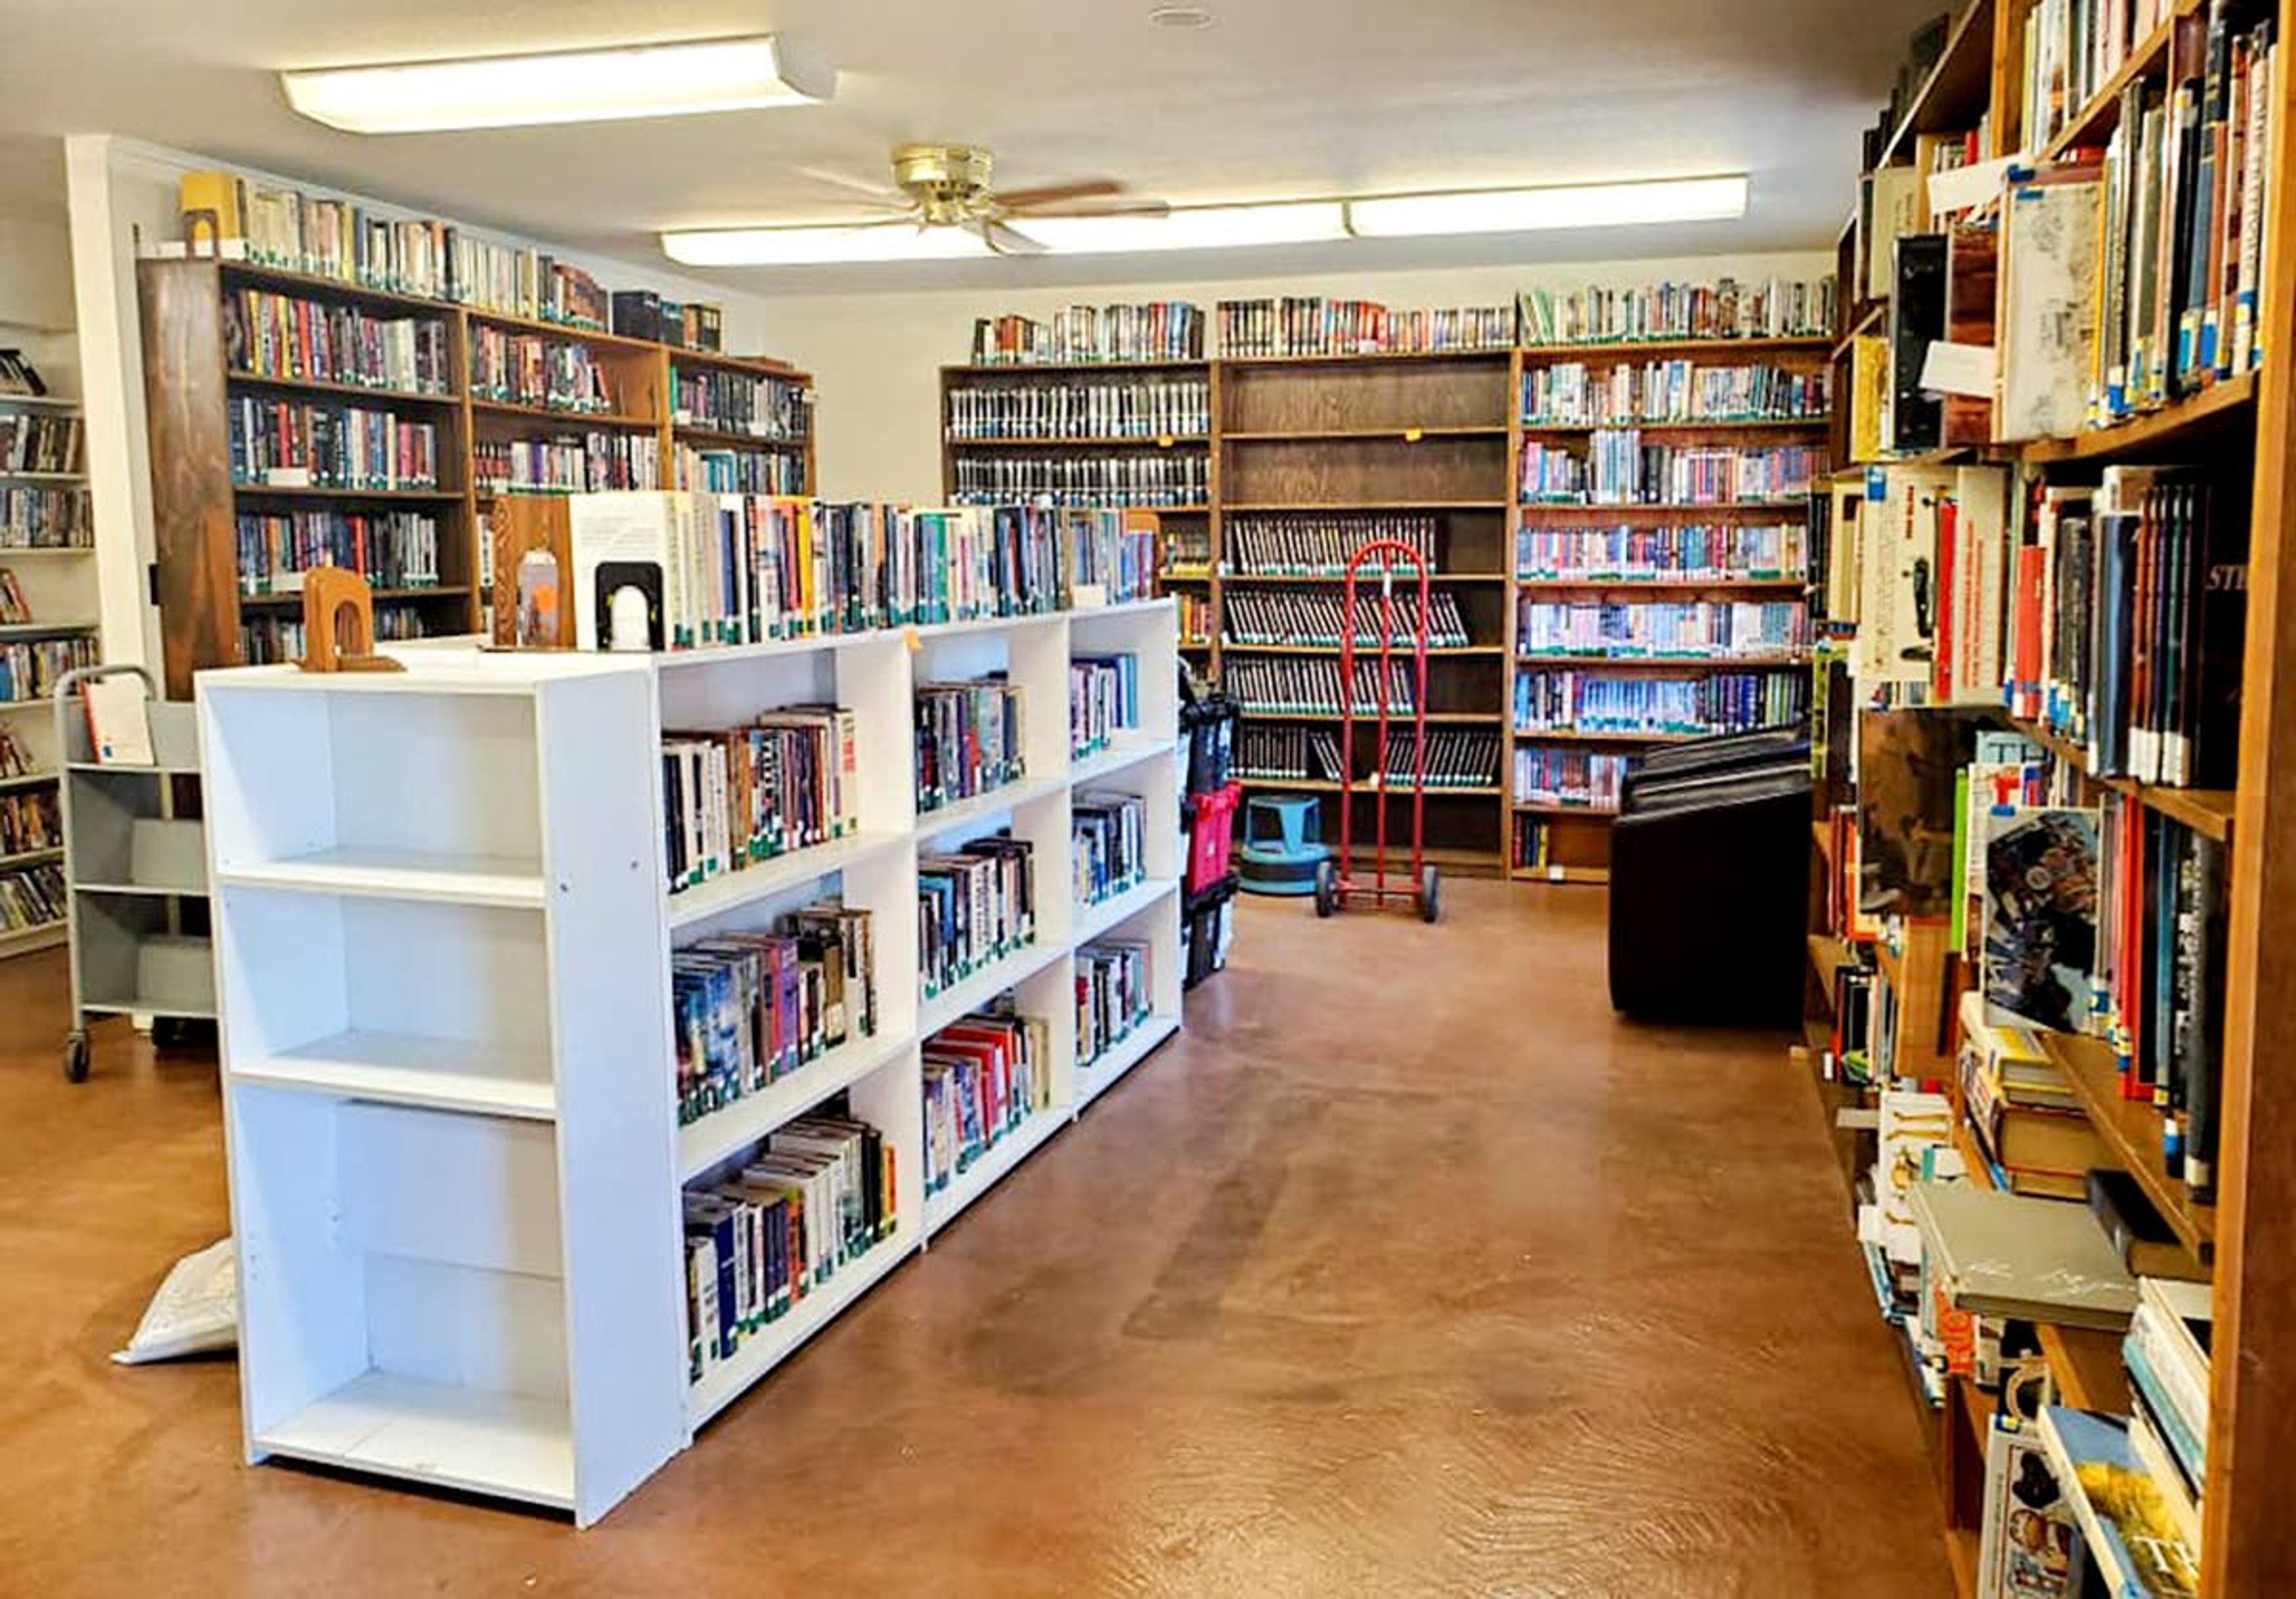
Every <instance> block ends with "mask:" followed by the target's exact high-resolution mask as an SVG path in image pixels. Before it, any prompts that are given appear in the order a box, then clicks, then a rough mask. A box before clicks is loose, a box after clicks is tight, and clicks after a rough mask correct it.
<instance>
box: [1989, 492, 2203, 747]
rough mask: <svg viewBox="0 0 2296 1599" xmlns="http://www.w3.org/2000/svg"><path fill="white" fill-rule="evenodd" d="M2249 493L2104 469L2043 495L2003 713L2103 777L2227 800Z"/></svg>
mask: <svg viewBox="0 0 2296 1599" xmlns="http://www.w3.org/2000/svg"><path fill="white" fill-rule="evenodd" d="M2244 488H2245V486H2244V485H2240V484H2235V485H2233V486H2231V487H2230V488H2229V489H2226V490H2219V489H2218V487H2217V486H2216V485H2215V484H2213V483H2212V482H2211V481H2210V479H2209V478H2208V477H2207V476H2205V475H2202V474H2201V473H2198V472H2193V471H2175V470H2169V469H2160V468H2144V467H2119V466H2116V467H2112V468H2108V469H2107V470H2106V471H2105V473H2104V480H2103V483H2102V484H2101V485H2100V486H2099V487H2098V488H2096V489H2095V490H2094V491H2093V492H2092V491H2091V490H2089V489H2087V488H2048V489H2046V490H2044V491H2043V492H2042V494H2041V496H2040V503H2039V505H2038V514H2037V516H2036V519H2035V520H2036V522H2037V532H2036V537H2035V539H2034V542H2033V543H2032V544H2030V545H2020V546H2019V548H2018V550H2017V552H2016V555H2017V570H2016V571H2015V573H2014V574H2013V582H2014V585H2015V589H2014V600H2015V604H2014V606H2013V608H2012V609H2011V611H2010V613H2009V618H2008V625H2009V634H2010V637H2009V641H2008V652H2009V659H2008V660H2007V662H2006V668H2007V673H2008V681H2009V693H2008V699H2009V703H2010V707H2011V709H2013V711H2014V712H2015V713H2016V714H2018V715H2020V716H2022V717H2027V718H2029V719H2031V720H2037V721H2040V722H2043V723H2045V724H2046V726H2049V727H2051V728H2052V729H2054V731H2056V732H2058V733H2060V734H2063V735H2064V736H2065V737H2067V738H2069V739H2071V740H2072V741H2074V742H2077V743H2079V744H2081V745H2083V746H2084V747H2085V748H2086V750H2087V756H2088V760H2089V768H2090V770H2091V771H2092V772H2094V773H2095V774H2096V775H2100V776H2115V777H2134V778H2136V779H2137V780H2139V781H2141V782H2145V783H2163V784H2168V785H2170V786H2177V787H2181V786H2193V787H2198V788H2230V787H2232V786H2233V783H2234V780H2235V776H2236V775H2237V768H2238V767H2239V764H2240V683H2241V673H2242V665H2243V661H2242V656H2243V649H2244V647H2245V644H2246V638H2247V572H2248V541H2249V530H2248V520H2249V519H2248V516H2247V514H2246V512H2245V509H2244V507H2245V504H2246V497H2247V496H2246V495H2245V493H2244Z"/></svg>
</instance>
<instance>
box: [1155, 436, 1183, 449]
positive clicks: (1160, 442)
mask: <svg viewBox="0 0 2296 1599" xmlns="http://www.w3.org/2000/svg"><path fill="white" fill-rule="evenodd" d="M1178 442H1179V440H1177V439H1174V438H1173V437H1172V436H1171V435H1170V434H1169V433H1159V434H1157V435H1156V447H1157V448H1158V449H1160V450H1169V449H1170V448H1171V447H1173V446H1174V445H1175V444H1177V443H1178Z"/></svg>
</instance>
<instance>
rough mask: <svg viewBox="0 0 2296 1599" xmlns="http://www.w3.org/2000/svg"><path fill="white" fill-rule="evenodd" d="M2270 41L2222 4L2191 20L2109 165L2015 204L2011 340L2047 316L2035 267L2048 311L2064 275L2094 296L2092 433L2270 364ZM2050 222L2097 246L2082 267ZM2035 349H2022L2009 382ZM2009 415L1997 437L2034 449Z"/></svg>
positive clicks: (2081, 171)
mask: <svg viewBox="0 0 2296 1599" xmlns="http://www.w3.org/2000/svg"><path fill="white" fill-rule="evenodd" d="M2274 27H2275V24H2274V23H2273V21H2270V20H2268V19H2267V20H2266V21H2261V22H2259V23H2257V24H2256V25H2255V26H2254V27H2253V28H2252V29H2246V30H2242V29H2235V27H2234V26H2233V25H2232V24H2231V22H2230V21H2229V20H2228V16H2227V8H2226V5H2225V4H2224V3H2223V0H2215V3H2214V4H2210V6H2209V8H2208V10H2207V13H2206V15H2205V17H2203V16H2202V15H2200V14H2198V13H2195V14H2193V15H2191V16H2187V17H2185V18H2183V19H2181V20H2180V21H2178V22H2177V29H2176V35H2175V40H2174V44H2173V45H2172V47H2171V52H2170V61H2169V82H2168V84H2167V85H2166V86H2165V89H2164V88H2163V87H2161V86H2153V85H2151V84H2147V83H2145V82H2144V81H2142V80H2139V81H2137V82H2135V83H2132V84H2130V85H2129V86H2128V89H2127V90H2126V91H2125V92H2124V94H2122V96H2121V105H2120V126H2119V127H2117V128H2115V129H2114V131H2113V135H2112V140H2111V142H2110V143H2109V144H2108V145H2107V148H2106V150H2105V152H2104V158H2103V162H2102V164H2101V165H2100V164H2098V163H2096V162H2094V161H2090V162H2084V163H2081V164H2079V165H2076V166H2073V167H2071V168H2069V169H2065V170H2062V171H2059V172H2052V173H2049V174H2046V175H2044V176H2046V177H2047V178H2049V179H2052V180H2056V181H2057V183H2058V184H2061V185H2062V189H2063V191H2064V192H2063V193H2062V194H2054V193H2049V192H2048V189H2047V187H2046V186H2039V185H2035V186H2029V187H2027V188H2024V189H2021V190H2018V191H2016V192H2015V193H2013V196H2012V199H2011V202H2010V206H2009V220H2008V224H2007V227H2006V230H2005V234H2004V241H2005V250H2006V251H2007V254H2008V279H2009V288H2008V298H2007V299H2006V301H2005V306H2004V312H2005V315H2006V316H2009V317H2010V318H2012V321H2011V322H2010V324H2009V325H2010V327H2011V329H2012V335H2011V336H2012V339H2013V340H2017V339H2018V328H2019V324H2018V323H2017V322H2016V321H2015V320H2014V319H2015V318H2016V317H2017V316H2019V314H2020V313H2021V311H2023V310H2025V309H2026V308H2027V307H2030V306H2032V305H2037V304H2038V303H2039V299H2029V298H2028V295H2027V293H2026V284H2025V283H2024V282H2022V281H2021V280H2023V279H2025V278H2027V277H2028V275H2029V274H2028V271H2027V264H2028V262H2032V263H2035V264H2036V265H2035V266H2034V267H2033V269H2032V272H2031V273H2030V276H2031V277H2032V278H2033V279H2034V280H2035V283H2036V288H2037V290H2038V295H2039V296H2040V297H2042V298H2046V297H2047V296H2049V295H2050V293H2051V292H2052V290H2051V286H2050V281H2049V277H2048V274H2049V272H2050V271H2051V270H2053V269H2054V268H2057V267H2060V266H2062V267H2066V268H2070V269H2071V270H2072V272H2073V273H2074V275H2075V282H2076V283H2077V285H2078V286H2079V287H2080V288H2083V289H2087V288H2090V287H2092V286H2094V287H2095V291H2096V292H2097V295H2098V305H2097V311H2096V316H2095V337H2094V340H2093V341H2091V342H2092V343H2093V349H2092V350H2089V351H2086V352H2084V351H2080V350H2078V349H2076V350H2074V351H2071V352H2066V353H2068V354H2071V355H2073V356H2074V357H2076V358H2078V357H2079V356H2081V355H2086V356H2087V359H2086V360H2085V361H2084V362H2082V363H2081V365H2080V367H2079V369H2078V370H2076V371H2072V372H2070V373H2068V374H2067V375H2068V377H2069V379H2070V381H2068V383H2067V384H2066V385H2065V388H2066V389H2068V390H2069V391H2070V392H2071V394H2073V395H2075V396H2079V394H2080V392H2081V389H2080V385H2081V384H2082V382H2083V381H2086V384H2087V399H2088V401H2089V405H2088V408H2087V410H2088V414H2087V422H2088V423H2089V424H2090V425H2091V426H2103V425H2109V424H2110V423H2112V422H2117V421H2120V420H2121V419H2122V418H2124V417H2127V416H2128V415H2130V414H2134V413H2136V412H2139V411H2143V410H2146V409H2148V408H2151V407H2153V406H2159V405H2162V404H2165V403H2167V402H2168V401H2169V400H2171V399H2174V398H2178V397H2180V396H2183V395H2187V394H2190V393H2193V392H2194V391H2195V390H2197V389H2202V388H2205V387H2207V386H2208V385H2209V384H2211V383H2214V382H2218V381H2222V380H2224V379H2226V378H2230V377H2234V376H2236V375H2239V374H2241V373H2247V372H2251V371H2253V370H2254V369H2255V368H2256V366H2257V365H2259V363H2260V362H2261V361H2262V359H2263V343H2262V338H2261V332H2260V330H2261V329H2262V327H2263V325H2264V324H2263V322H2262V320H2261V318H2262V316H2263V315H2264V309H2263V301H2264V300H2265V299H2266V298H2267V296H2268V295H2269V294H2270V293H2271V292H2272V289H2273V285H2271V284H2270V283H2267V282H2266V281H2265V276H2264V234H2265V226H2266V222H2267V215H2268V209H2269V207H2270V206H2271V203H2272V195H2271V193H2270V190H2271V184H2270V177H2269V174H2270V170H2271V152H2272V148H2273V143H2274V139H2275V131H2274V130H2275V123H2276V120H2277V118H2276V111H2275V107H2276V104H2277V102H2278V101H2279V98H2280V96H2279V94H2278V93H2277V90H2278V87H2279V62H2278V49H2277V41H2276V37H2275V34H2274ZM2048 210H2058V211H2061V212H2062V213H2063V214H2064V215H2065V216H2066V217H2068V218H2070V219H2071V220H2073V221H2076V222H2078V223H2081V224H2086V225H2087V226H2088V227H2089V228H2091V229H2094V230H2095V235H2093V237H2092V241H2091V242H2089V243H2088V248H2087V252H2086V253H2085V252H2084V251H2083V250H2081V249H2080V248H2079V246H2078V245H2076V246H2075V247H2074V248H2072V249H2071V250H2068V251H2066V252H2065V253H2064V254H2062V255H2059V254H2056V253H2055V252H2054V250H2053V246H2054V245H2055V244H2056V243H2057V241H2056V240H2055V239H2054V236H2053V235H2052V234H2051V232H2050V230H2051V228H2052V226H2053V223H2052V222H2051V221H2050V220H2049V219H2047V218H2046V217H2042V216H2040V215H2038V214H2039V213H2042V212H2045V211H2048ZM2029 213H2033V214H2034V216H2033V222H2032V226H2031V227H2030V229H2028V227H2027V220H2028V214H2029ZM2100 219H2101V221H2102V226H2101V227H2099V221H2100ZM2021 232H2031V233H2037V234H2038V235H2039V236H2038V237H2034V238H2021V237H2020V234H2021ZM2084 266H2086V268H2087V270H2085V271H2084V270H2081V268H2082V267H2084ZM2076 338H2077V339H2078V338H2079V331H2078V330H2076ZM2030 348H2032V341H2030V340H2025V341H2022V342H2013V345H2012V349H2011V353H2010V360H2011V367H2010V369H2009V370H2008V371H2007V372H2005V381H2006V380H2007V379H2008V378H2013V377H2015V376H2016V375H2017V373H2016V370H2015V363H2016V359H2017V357H2020V356H2024V355H2027V354H2028V353H2029V349H2030ZM2042 348H2043V349H2044V350H2046V347H2042ZM2068 365H2071V364H2070V363H2068ZM2052 370H2053V369H2052V368H2050V367H2049V366H2047V365H2046V364H2045V365H2043V366H2042V367H2041V371H2042V372H2043V373H2045V374H2046V373H2050V372H2051V371H2052ZM2006 401H2007V397H2006V395H2005V404H2004V407H2003V409H2004V412H2005V426H2006V429H2007V430H2005V432H2004V434H2003V437H2005V438H2020V439H2021V438H2027V437H2030V436H2031V434H2032V432H2033V431H2034V429H2032V428H2030V427H2029V426H2028V425H2026V424H2027V422H2028V421H2029V418H2027V417H2026V416H2025V415H2023V414H2021V412H2020V410H2019V408H2017V407H2013V406H2010V405H2009V404H2007V403H2006ZM2030 420H2040V419H2038V418H2035V419H2030ZM2046 420H2047V421H2049V422H2055V421H2057V420H2061V419H2059V418H2057V417H2056V416H2054V414H2051V415H2050V416H2049V417H2048V418H2047V419H2046ZM2047 430H2049V431H2065V432H2071V431H2072V430H2074V429H2073V428H2072V427H2066V428H2062V429H2059V428H2055V427H2054V426H2051V427H2049V428H2048V429H2047Z"/></svg>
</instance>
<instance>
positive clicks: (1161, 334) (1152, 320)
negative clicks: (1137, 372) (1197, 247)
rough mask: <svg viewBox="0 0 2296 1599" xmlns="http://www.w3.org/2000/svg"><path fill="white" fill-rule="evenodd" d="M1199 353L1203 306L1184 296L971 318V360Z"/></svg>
mask: <svg viewBox="0 0 2296 1599" xmlns="http://www.w3.org/2000/svg"><path fill="white" fill-rule="evenodd" d="M1203 355H1204V313H1203V307H1201V306H1193V305H1190V304H1188V303H1187V302H1185V300H1151V301H1149V302H1148V303H1146V304H1144V305H1115V306H1070V307H1068V308H1067V309H1066V310H1064V311H1056V312H1054V314H1053V316H1051V318H1050V319H1049V320H1047V321H1044V322H1038V321H1037V320H1036V319H1034V318H1033V317H1028V316H983V317H979V318H976V319H975V320H974V322H973V324H972V364H973V365H975V366H1062V365H1074V366H1088V365H1093V364H1095V363H1096V362H1102V361H1201V359H1203Z"/></svg>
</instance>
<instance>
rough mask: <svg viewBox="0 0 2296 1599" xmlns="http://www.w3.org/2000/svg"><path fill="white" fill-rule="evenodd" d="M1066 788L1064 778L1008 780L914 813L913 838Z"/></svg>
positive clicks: (952, 829)
mask: <svg viewBox="0 0 2296 1599" xmlns="http://www.w3.org/2000/svg"><path fill="white" fill-rule="evenodd" d="M1066 787H1068V779H1067V778H1065V777H1024V778H1022V779H1021V781H1020V782H1018V783H1006V784H1005V786H1004V787H1002V788H995V789H990V790H989V791H988V792H987V793H985V794H975V795H973V796H972V797H971V798H970V799H957V800H954V801H952V802H950V803H949V804H947V805H944V806H942V807H941V808H939V810H928V811H920V812H919V813H918V814H917V837H918V838H919V839H921V840H926V841H928V842H930V841H931V840H933V839H935V838H938V837H939V835H941V834H942V833H945V832H955V831H956V830H957V829H958V828H960V827H962V826H964V824H966V823H968V822H977V821H979V820H980V818H981V817H983V816H995V815H996V814H997V813H998V812H999V811H1008V810H1011V809H1012V808H1013V807H1014V806H1017V805H1027V804H1029V802H1030V801H1031V800H1036V799H1044V798H1045V797H1046V795H1048V794H1057V793H1059V792H1060V791H1062V789H1064V788H1066Z"/></svg>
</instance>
